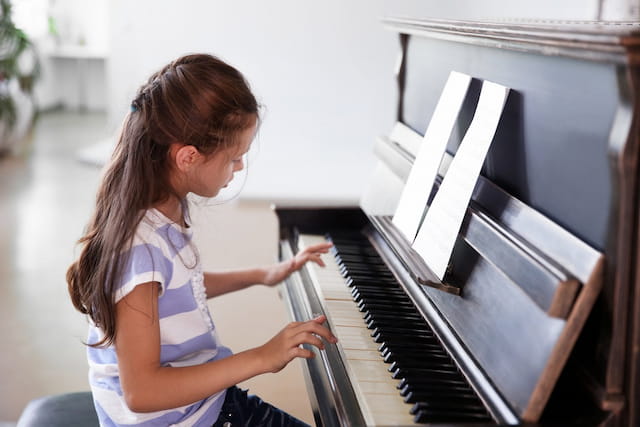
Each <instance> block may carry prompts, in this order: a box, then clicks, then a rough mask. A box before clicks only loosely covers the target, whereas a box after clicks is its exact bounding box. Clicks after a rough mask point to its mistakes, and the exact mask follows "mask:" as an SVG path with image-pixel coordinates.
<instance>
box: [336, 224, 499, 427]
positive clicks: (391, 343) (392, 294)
mask: <svg viewBox="0 0 640 427" xmlns="http://www.w3.org/2000/svg"><path fill="white" fill-rule="evenodd" d="M328 238H329V240H331V241H332V242H333V248H332V249H331V252H332V253H333V255H334V256H335V258H336V262H337V263H338V266H339V269H340V272H341V274H342V275H343V277H344V278H345V283H346V284H347V286H349V287H350V288H351V289H350V292H351V295H352V297H353V300H354V302H355V304H356V305H357V306H358V308H359V309H360V310H361V311H362V312H363V313H364V314H363V319H364V322H365V324H366V326H367V327H368V328H370V329H372V333H371V335H372V339H373V340H374V341H376V342H380V343H381V345H380V347H379V350H380V352H381V356H382V357H383V361H384V362H387V363H390V366H389V370H390V372H391V373H390V375H392V376H393V377H394V378H398V379H401V381H399V384H398V388H399V389H400V390H399V391H398V392H399V394H400V397H401V398H403V399H404V400H405V401H406V402H407V403H412V404H414V405H413V407H412V409H411V411H412V412H411V413H412V414H413V415H415V420H416V422H419V423H425V422H426V423H432V422H443V423H449V422H458V421H461V422H475V421H478V422H485V421H491V417H490V416H489V414H488V412H487V411H486V409H485V408H484V406H483V404H482V402H481V400H480V399H479V398H478V397H477V395H476V394H475V392H474V391H473V389H472V388H471V387H470V386H469V384H468V382H467V380H466V378H465V377H464V376H463V375H462V373H461V372H460V371H459V369H458V367H457V366H456V365H455V363H453V360H452V359H451V357H450V356H449V355H448V353H447V352H446V351H445V350H444V348H443V347H442V344H441V343H440V341H439V340H438V338H437V337H436V335H435V334H434V333H433V331H432V330H431V328H430V327H429V325H428V324H427V322H426V321H425V319H424V318H423V317H422V315H421V314H420V313H419V311H418V310H417V309H416V307H415V305H414V304H413V302H412V301H411V298H409V296H408V295H407V294H406V293H405V291H404V290H403V289H402V287H401V286H400V285H399V284H398V282H397V281H396V278H395V276H394V275H393V273H392V272H391V271H390V270H389V269H388V267H387V266H386V264H385V263H384V261H383V260H382V258H381V257H380V256H379V255H378V253H377V251H376V250H375V249H374V248H373V247H372V246H371V244H370V243H369V241H368V239H367V238H366V237H365V236H364V235H362V234H358V233H353V232H344V233H342V232H341V233H338V234H332V235H330V236H328Z"/></svg>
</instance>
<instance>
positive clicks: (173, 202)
mask: <svg viewBox="0 0 640 427" xmlns="http://www.w3.org/2000/svg"><path fill="white" fill-rule="evenodd" d="M153 207H154V208H156V209H157V210H159V211H160V212H161V213H162V214H163V215H164V216H166V217H167V218H169V219H170V220H171V221H173V222H175V223H176V224H179V225H180V226H183V227H184V226H185V225H186V224H185V221H184V212H183V209H182V202H181V201H180V200H178V199H177V198H175V197H169V198H168V199H167V200H165V201H163V202H160V203H157V204H156V205H154V206H153Z"/></svg>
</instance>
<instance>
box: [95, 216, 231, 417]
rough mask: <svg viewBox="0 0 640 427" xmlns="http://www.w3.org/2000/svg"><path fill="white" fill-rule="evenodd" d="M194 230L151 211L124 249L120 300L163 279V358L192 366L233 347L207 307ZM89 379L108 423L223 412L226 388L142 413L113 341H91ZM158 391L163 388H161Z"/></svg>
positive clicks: (160, 298) (98, 408) (166, 362)
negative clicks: (129, 392) (131, 401)
mask: <svg viewBox="0 0 640 427" xmlns="http://www.w3.org/2000/svg"><path fill="white" fill-rule="evenodd" d="M191 240H192V235H191V230H190V229H188V228H186V229H185V228H181V227H179V226H178V225H177V224H175V223H173V222H172V221H171V220H169V219H168V218H166V217H165V216H164V215H163V214H162V213H160V212H159V211H158V210H156V209H150V210H148V211H147V212H146V214H145V216H144V218H143V219H142V221H141V222H140V224H139V226H138V229H137V231H136V233H135V236H134V238H133V242H132V245H131V249H130V250H129V251H128V252H127V253H125V254H124V255H123V257H124V258H123V259H124V260H125V262H124V264H123V269H122V271H123V274H122V279H121V281H120V283H119V285H118V287H117V290H116V302H117V301H119V300H120V299H122V298H123V297H124V296H125V295H127V294H128V293H129V292H131V291H132V290H133V289H134V288H135V287H136V286H137V285H139V284H142V283H147V282H157V283H159V284H160V289H159V296H158V315H159V319H160V363H161V364H162V366H174V367H176V366H191V365H198V364H202V363H206V362H209V361H212V360H218V359H222V358H224V357H227V356H229V355H230V354H231V350H229V349H228V348H226V347H223V346H221V345H220V344H219V342H218V338H217V335H216V328H215V325H214V324H213V321H212V320H211V316H210V314H209V310H208V308H207V301H206V293H205V288H204V278H203V274H202V269H201V267H200V263H199V259H198V256H197V252H196V249H195V246H194V244H193V242H192V241H191ZM101 336H102V332H101V330H100V329H99V328H97V327H95V326H94V325H90V326H89V338H88V343H95V342H98V341H99V340H100V338H101ZM87 349H88V350H87V356H88V360H89V382H90V384H91V391H92V393H93V398H94V403H95V406H96V411H97V413H98V418H99V419H100V425H102V426H129V425H136V426H169V425H176V426H201V425H202V426H204V425H206V426H211V424H213V423H214V422H215V420H216V419H217V418H218V414H219V412H220V408H221V406H222V403H223V402H224V396H225V391H222V392H219V393H217V394H215V395H213V396H210V397H208V398H207V399H204V400H202V401H199V402H196V403H193V404H191V405H186V406H182V407H179V408H175V409H168V410H164V411H157V412H150V413H136V412H132V411H131V410H129V408H128V407H127V404H126V403H125V400H124V396H123V393H122V388H121V387H120V376H119V372H118V358H117V355H116V352H115V348H114V346H113V345H111V346H109V347H105V348H93V347H87ZM158 393H162V391H161V390H158Z"/></svg>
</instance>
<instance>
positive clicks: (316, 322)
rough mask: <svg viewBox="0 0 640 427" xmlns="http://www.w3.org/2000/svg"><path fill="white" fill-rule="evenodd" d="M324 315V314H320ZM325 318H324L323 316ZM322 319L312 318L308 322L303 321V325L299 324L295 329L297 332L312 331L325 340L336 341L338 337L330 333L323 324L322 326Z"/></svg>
mask: <svg viewBox="0 0 640 427" xmlns="http://www.w3.org/2000/svg"><path fill="white" fill-rule="evenodd" d="M322 317H324V316H322ZM325 319H326V318H325ZM322 323H324V322H323V321H321V320H320V318H316V319H312V320H311V321H309V322H305V323H304V324H303V325H300V326H299V327H298V328H297V330H298V332H303V331H304V332H312V333H314V334H316V335H319V336H320V337H322V338H324V339H325V340H326V341H327V342H330V343H334V344H335V343H336V342H338V339H337V338H336V337H335V335H333V333H331V331H330V330H329V329H327V328H325V327H324V326H322Z"/></svg>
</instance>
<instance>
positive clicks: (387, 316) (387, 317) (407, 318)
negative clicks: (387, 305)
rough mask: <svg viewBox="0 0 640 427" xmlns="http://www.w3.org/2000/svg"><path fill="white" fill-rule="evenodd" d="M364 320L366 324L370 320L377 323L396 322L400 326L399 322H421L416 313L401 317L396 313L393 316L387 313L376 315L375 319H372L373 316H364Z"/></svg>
mask: <svg viewBox="0 0 640 427" xmlns="http://www.w3.org/2000/svg"><path fill="white" fill-rule="evenodd" d="M364 320H365V322H368V321H370V320H376V321H378V322H385V321H392V322H396V323H397V324H400V323H399V322H402V321H414V320H415V321H420V320H422V318H421V317H420V315H419V314H418V313H411V314H404V315H403V316H400V315H398V314H397V313H396V314H395V315H394V314H393V313H389V314H387V313H376V314H375V319H374V318H373V314H372V315H366V316H364Z"/></svg>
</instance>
